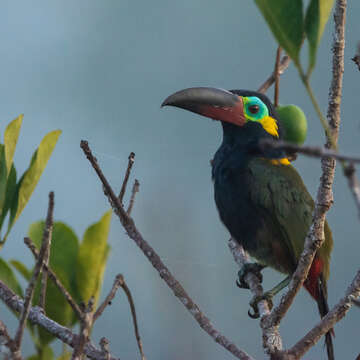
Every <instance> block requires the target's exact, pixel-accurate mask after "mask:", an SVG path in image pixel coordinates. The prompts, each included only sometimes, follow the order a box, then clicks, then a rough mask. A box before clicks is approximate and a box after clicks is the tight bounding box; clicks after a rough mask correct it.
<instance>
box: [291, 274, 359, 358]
mask: <svg viewBox="0 0 360 360" xmlns="http://www.w3.org/2000/svg"><path fill="white" fill-rule="evenodd" d="M359 296H360V270H359V271H358V272H357V274H356V276H355V278H354V279H353V281H352V282H351V284H350V286H349V287H348V289H347V291H346V294H345V296H344V297H343V298H342V299H341V300H340V301H339V302H338V303H337V304H336V305H335V306H334V307H333V308H332V309H331V311H329V313H328V314H327V315H326V316H324V317H323V319H322V320H321V321H320V322H319V323H318V324H317V325H316V326H315V327H314V328H313V329H311V330H310V331H309V332H308V333H307V334H306V335H305V336H304V337H303V338H302V339H301V340H299V341H298V342H297V343H296V344H295V345H294V346H293V347H292V348H290V349H289V350H287V351H286V352H284V353H285V354H286V355H288V356H290V359H300V358H301V357H302V356H303V355H304V354H305V353H306V352H307V351H308V350H309V349H310V348H311V347H312V346H314V345H315V344H316V343H317V342H318V341H319V339H320V338H321V336H322V335H324V334H325V333H327V332H328V331H330V329H332V328H333V327H334V325H335V324H336V323H337V322H339V321H340V320H341V319H342V318H343V317H344V316H345V315H346V313H347V312H348V311H349V310H350V308H351V306H352V305H353V301H354V299H356V298H358V297H359Z"/></svg>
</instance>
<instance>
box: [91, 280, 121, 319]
mask: <svg viewBox="0 0 360 360" xmlns="http://www.w3.org/2000/svg"><path fill="white" fill-rule="evenodd" d="M122 281H123V276H122V275H121V274H118V275H116V278H115V280H114V283H113V286H112V288H111V290H110V292H109V294H108V295H107V296H106V298H105V300H104V301H103V302H102V303H101V305H100V306H99V307H98V309H97V310H96V312H95V314H94V318H93V322H95V321H96V320H97V319H98V318H99V317H100V316H101V315H102V313H103V312H104V310H105V308H106V307H107V306H108V305H110V304H111V301H112V299H113V298H114V297H115V294H116V291H117V290H118V289H119V287H120V286H121V282H122Z"/></svg>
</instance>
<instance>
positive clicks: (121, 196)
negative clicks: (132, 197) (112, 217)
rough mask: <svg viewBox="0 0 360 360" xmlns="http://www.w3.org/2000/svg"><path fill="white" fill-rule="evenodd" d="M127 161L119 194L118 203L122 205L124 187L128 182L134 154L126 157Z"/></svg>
mask: <svg viewBox="0 0 360 360" xmlns="http://www.w3.org/2000/svg"><path fill="white" fill-rule="evenodd" d="M128 160H129V161H128V166H127V169H126V172H125V177H124V181H123V183H122V186H121V190H120V194H119V200H120V203H122V202H123V199H124V195H125V191H126V186H127V183H128V181H129V176H130V173H131V168H132V167H133V165H134V161H135V153H133V152H131V153H130V155H129V157H128Z"/></svg>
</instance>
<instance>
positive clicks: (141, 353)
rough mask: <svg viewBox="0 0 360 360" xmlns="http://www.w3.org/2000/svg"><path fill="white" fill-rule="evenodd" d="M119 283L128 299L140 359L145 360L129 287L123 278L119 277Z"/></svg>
mask: <svg viewBox="0 0 360 360" xmlns="http://www.w3.org/2000/svg"><path fill="white" fill-rule="evenodd" d="M120 285H121V287H122V289H123V290H124V292H125V294H126V296H127V299H128V301H129V305H130V309H131V316H132V319H133V324H134V331H135V338H136V341H137V344H138V348H139V351H140V355H141V360H145V359H146V358H145V354H144V349H143V345H142V341H141V338H140V333H139V327H138V324H137V319H136V309H135V304H134V300H133V298H132V295H131V292H130V289H129V287H128V286H127V285H126V282H125V279H124V278H122V279H121V283H120Z"/></svg>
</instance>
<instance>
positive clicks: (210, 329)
mask: <svg viewBox="0 0 360 360" xmlns="http://www.w3.org/2000/svg"><path fill="white" fill-rule="evenodd" d="M80 147H81V148H82V150H83V151H84V154H85V155H86V157H87V159H88V160H89V161H90V163H91V165H92V167H93V168H94V170H95V171H96V173H97V175H98V176H99V178H100V180H101V182H102V185H103V188H104V192H105V195H106V196H107V198H108V200H109V203H110V205H111V207H112V208H113V210H114V212H115V213H116V215H117V216H118V217H119V220H120V223H121V224H122V225H123V227H124V228H125V230H126V232H127V234H128V235H129V237H130V238H131V239H132V240H134V241H135V243H136V245H137V246H138V247H139V248H140V249H141V251H142V252H143V253H144V255H145V256H146V258H147V259H148V260H149V261H150V263H151V264H152V265H153V267H154V268H155V269H156V270H157V271H158V273H159V275H160V277H161V278H162V279H163V280H164V281H165V282H166V284H167V285H168V286H169V288H170V289H171V290H172V291H173V292H174V295H175V296H176V297H177V298H178V299H179V300H180V301H181V302H182V304H183V305H184V306H185V307H186V308H187V310H188V311H189V312H190V314H191V315H192V316H193V317H194V319H195V320H196V321H197V322H198V324H199V325H200V327H201V328H202V329H204V330H205V331H206V332H207V333H208V334H209V335H210V336H211V337H212V338H213V339H214V341H216V342H217V343H219V344H220V345H221V346H223V347H224V348H225V349H226V350H228V351H229V352H231V353H232V354H233V355H234V356H235V357H237V358H238V359H244V360H250V359H252V358H251V357H250V356H249V355H248V354H247V353H246V352H244V351H243V350H241V349H239V348H238V347H237V346H236V345H235V344H233V343H232V342H230V341H229V340H228V339H227V338H226V337H225V336H224V335H222V334H221V333H220V332H219V331H217V330H216V329H215V328H214V326H213V325H212V324H211V322H210V320H209V319H208V318H207V317H206V316H205V315H204V314H203V313H202V312H201V310H200V308H199V307H198V306H197V305H196V304H195V302H194V301H193V300H192V299H191V298H190V296H189V295H188V294H187V293H186V291H185V289H184V288H183V287H182V286H181V284H180V283H179V282H178V281H177V280H176V279H175V278H174V276H173V275H172V274H171V272H170V271H169V269H168V268H167V267H166V266H165V264H164V263H163V262H162V260H161V259H160V257H159V255H158V254H157V253H156V252H155V251H154V249H153V248H152V247H151V246H150V245H149V244H148V243H147V242H146V241H145V239H144V238H143V237H142V235H141V234H140V232H139V231H138V230H137V228H136V225H135V223H134V220H133V219H132V218H131V217H130V216H129V215H128V214H127V212H126V211H125V209H124V208H123V206H122V204H121V203H120V201H119V199H118V197H117V196H116V195H115V193H114V191H113V189H112V188H111V186H110V185H109V183H108V181H107V179H106V178H105V176H104V174H103V172H102V170H101V169H100V167H99V165H98V163H97V160H96V159H95V158H94V156H93V155H92V153H91V150H90V148H89V145H88V143H87V141H84V140H82V141H81V143H80Z"/></svg>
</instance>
